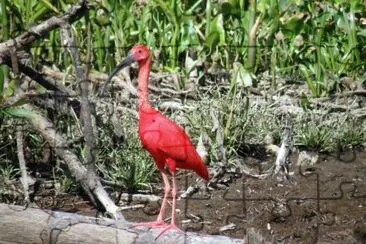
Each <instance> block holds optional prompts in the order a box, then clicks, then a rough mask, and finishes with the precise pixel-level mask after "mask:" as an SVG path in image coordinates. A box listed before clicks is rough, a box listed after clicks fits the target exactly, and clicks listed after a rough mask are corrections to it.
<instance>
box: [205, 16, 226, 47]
mask: <svg viewBox="0 0 366 244" xmlns="http://www.w3.org/2000/svg"><path fill="white" fill-rule="evenodd" d="M218 44H219V45H225V29H224V21H223V18H222V14H219V15H217V16H216V17H215V18H214V19H213V21H212V22H211V25H210V30H209V32H208V35H207V37H206V40H205V45H206V46H207V47H208V48H210V49H211V50H212V49H213V48H214V47H215V46H216V45H218Z"/></svg>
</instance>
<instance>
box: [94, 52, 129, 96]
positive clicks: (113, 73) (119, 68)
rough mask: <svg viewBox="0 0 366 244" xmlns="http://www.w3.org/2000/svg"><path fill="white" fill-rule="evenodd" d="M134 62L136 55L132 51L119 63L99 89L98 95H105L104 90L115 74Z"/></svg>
mask: <svg viewBox="0 0 366 244" xmlns="http://www.w3.org/2000/svg"><path fill="white" fill-rule="evenodd" d="M134 62H136V60H135V57H134V56H133V55H132V54H131V53H128V56H127V57H126V58H125V59H124V60H123V61H122V62H121V63H120V64H119V65H117V67H116V68H115V69H114V70H113V71H112V72H111V74H110V75H109V77H108V79H107V81H106V82H105V83H104V85H103V86H102V88H101V89H100V90H99V92H98V94H97V96H98V97H101V96H103V93H104V90H105V88H106V87H107V84H108V83H109V82H110V81H111V79H112V78H113V76H115V75H116V74H117V73H118V72H119V71H120V70H121V69H123V68H124V67H127V66H129V65H131V64H132V63H134Z"/></svg>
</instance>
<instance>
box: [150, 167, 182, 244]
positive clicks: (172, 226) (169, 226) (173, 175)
mask: <svg viewBox="0 0 366 244" xmlns="http://www.w3.org/2000/svg"><path fill="white" fill-rule="evenodd" d="M171 173H172V178H173V190H172V197H173V206H172V217H171V218H172V219H171V222H170V225H168V226H166V227H165V228H164V229H163V230H162V231H161V232H160V233H159V235H157V236H156V238H155V240H156V239H158V238H159V237H160V236H161V235H162V234H164V233H165V232H166V231H168V230H178V231H181V232H182V230H181V229H179V228H178V227H177V226H176V225H175V208H176V204H177V198H176V196H177V184H176V182H175V170H171Z"/></svg>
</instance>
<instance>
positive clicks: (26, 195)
mask: <svg viewBox="0 0 366 244" xmlns="http://www.w3.org/2000/svg"><path fill="white" fill-rule="evenodd" d="M16 134H17V151H18V160H19V168H20V173H21V180H20V181H21V182H22V185H23V192H24V203H25V204H26V205H28V204H29V202H30V198H29V188H28V174H27V168H26V166H25V165H26V163H25V158H24V148H23V128H22V127H21V126H17V132H16Z"/></svg>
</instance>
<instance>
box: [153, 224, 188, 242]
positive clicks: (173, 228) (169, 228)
mask: <svg viewBox="0 0 366 244" xmlns="http://www.w3.org/2000/svg"><path fill="white" fill-rule="evenodd" d="M169 230H176V231H179V232H183V231H182V230H181V229H179V228H178V227H177V226H176V225H174V224H170V225H167V226H166V227H165V228H164V230H162V231H160V233H159V235H157V236H156V237H155V240H157V239H158V238H159V237H160V236H161V235H163V234H164V233H165V232H167V231H169Z"/></svg>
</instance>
